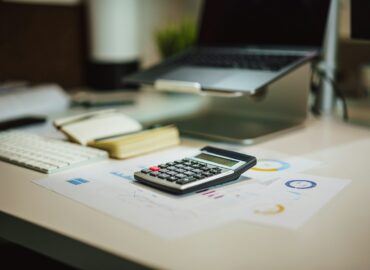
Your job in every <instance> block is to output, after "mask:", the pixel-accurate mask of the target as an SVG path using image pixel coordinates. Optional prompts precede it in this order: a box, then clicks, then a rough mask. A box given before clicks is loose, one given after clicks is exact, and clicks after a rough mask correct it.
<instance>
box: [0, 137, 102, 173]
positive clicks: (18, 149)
mask: <svg viewBox="0 0 370 270" xmlns="http://www.w3.org/2000/svg"><path fill="white" fill-rule="evenodd" d="M107 157H108V153H107V152H105V151H102V150H98V149H94V148H90V147H85V146H81V145H77V144H73V143H70V142H64V141H60V140H55V139H50V138H46V137H42V136H39V135H35V134H32V133H26V132H22V131H4V132H0V160H4V161H7V162H10V163H13V164H16V165H19V166H22V167H26V168H30V169H33V170H36V171H40V172H43V173H54V172H58V171H61V170H65V169H69V168H71V167H76V166H80V165H85V164H89V163H92V162H95V161H97V160H101V159H105V158H107Z"/></svg>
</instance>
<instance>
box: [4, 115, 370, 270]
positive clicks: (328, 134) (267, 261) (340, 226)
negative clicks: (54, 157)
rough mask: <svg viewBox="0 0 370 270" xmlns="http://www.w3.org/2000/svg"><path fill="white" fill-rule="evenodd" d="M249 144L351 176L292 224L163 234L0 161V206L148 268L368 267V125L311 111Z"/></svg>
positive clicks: (241, 224)
mask: <svg viewBox="0 0 370 270" xmlns="http://www.w3.org/2000/svg"><path fill="white" fill-rule="evenodd" d="M183 143H184V144H187V145H194V146H196V147H200V146H202V145H204V144H205V143H206V142H204V141H203V142H201V141H195V140H184V142H183ZM252 147H263V148H265V149H266V148H267V149H270V150H275V151H280V152H284V153H288V154H295V155H302V156H305V157H310V158H313V159H318V160H321V161H324V162H326V163H327V165H328V166H324V167H320V168H317V169H314V170H310V171H309V173H311V174H316V175H321V176H330V177H339V178H347V179H351V180H352V182H351V183H350V185H349V186H348V187H346V188H345V189H344V190H343V191H341V192H340V193H339V194H338V195H337V196H335V197H334V199H332V200H331V201H330V202H329V203H328V204H326V205H325V206H324V207H323V208H322V209H321V210H320V211H319V212H318V213H317V214H315V215H314V216H313V217H312V218H311V219H310V220H309V221H308V222H307V223H306V224H305V225H304V226H302V227H301V228H299V229H298V230H287V229H282V228H277V227H271V226H265V225H258V224H253V223H246V222H241V221H238V222H232V223H229V224H225V225H223V226H220V227H216V228H212V229H210V230H207V231H202V232H200V233H197V234H193V235H191V236H188V237H185V238H182V239H177V240H164V239H161V238H159V237H157V236H154V235H152V234H150V233H148V232H146V231H143V230H141V229H139V228H136V227H134V226H132V225H130V224H127V223H124V222H122V221H119V220H118V219H115V218H113V217H110V216H107V215H105V214H103V213H100V212H97V211H95V210H93V209H90V208H88V207H86V206H84V205H82V204H80V203H77V202H75V201H72V200H70V199H67V198H65V197H63V196H60V195H58V194H56V193H53V192H51V191H49V190H47V189H44V188H42V187H40V186H38V185H36V184H34V183H32V182H31V181H32V180H34V179H38V178H41V177H44V175H43V174H40V173H37V172H34V171H31V170H27V169H23V168H19V167H17V166H14V165H10V164H7V163H4V162H0V178H1V179H0V211H1V212H3V213H7V214H10V215H12V216H15V217H18V218H20V219H22V220H25V221H27V222H29V223H33V224H36V225H38V226H40V227H41V228H43V229H48V230H51V231H54V232H57V233H58V234H59V235H63V236H68V237H70V238H72V239H75V240H77V241H79V242H82V243H86V244H88V245H90V246H92V247H94V248H97V249H99V250H103V251H105V252H107V253H111V254H115V255H116V256H118V257H120V258H125V259H128V260H132V261H134V262H137V263H139V264H143V265H147V266H149V267H153V268H165V269H284V270H287V269H325V270H326V269H336V270H339V269H370V210H369V205H370V176H369V175H370V158H369V155H370V129H366V128H362V127H358V126H354V125H351V124H346V123H343V122H342V121H341V120H339V119H333V118H326V119H325V118H324V119H312V118H311V119H310V120H308V121H307V123H306V126H305V127H304V128H302V129H297V130H295V131H292V132H290V133H288V134H285V135H282V136H280V137H276V138H275V139H271V140H269V141H267V142H264V143H261V144H258V145H255V146H252ZM112 162H114V161H112ZM0 226H1V224H0ZM14 230H17V228H14ZM0 234H3V235H2V236H3V237H4V238H6V239H9V240H12V236H11V235H10V234H9V235H7V232H4V231H3V232H2V233H0ZM22 234H23V235H24V237H27V235H26V234H25V232H19V235H22ZM0 236H1V235H0ZM19 238H21V237H19ZM17 241H18V242H21V241H19V239H18V240H17ZM27 245H28V246H29V247H31V248H32V244H29V242H28V244H27ZM55 249H58V247H55V246H53V245H50V246H47V247H45V248H44V250H50V251H53V250H54V251H55ZM39 250H40V249H39ZM45 253H48V252H45ZM53 254H55V252H54V253H53Z"/></svg>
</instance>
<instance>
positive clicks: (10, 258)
mask: <svg viewBox="0 0 370 270" xmlns="http://www.w3.org/2000/svg"><path fill="white" fill-rule="evenodd" d="M0 254H1V265H4V266H5V265H11V266H12V269H22V268H23V267H24V265H25V263H26V265H27V266H29V267H31V268H33V267H36V269H38V268H40V269H41V268H42V269H54V270H75V269H76V268H72V267H70V266H67V265H65V264H62V263H60V262H57V261H55V260H53V259H50V258H48V257H46V256H44V255H41V254H39V253H36V252H34V251H31V250H29V249H27V248H24V247H21V246H18V245H15V244H12V243H10V242H7V241H5V240H3V239H1V238H0ZM14 258H19V259H18V260H17V259H14Z"/></svg>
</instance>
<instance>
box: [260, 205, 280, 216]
mask: <svg viewBox="0 0 370 270" xmlns="http://www.w3.org/2000/svg"><path fill="white" fill-rule="evenodd" d="M284 210H285V207H284V206H283V205H282V204H280V203H277V204H270V203H264V204H259V205H256V206H255V207H254V213H255V214H257V215H265V216H270V215H277V214H280V213H282V212H284Z"/></svg>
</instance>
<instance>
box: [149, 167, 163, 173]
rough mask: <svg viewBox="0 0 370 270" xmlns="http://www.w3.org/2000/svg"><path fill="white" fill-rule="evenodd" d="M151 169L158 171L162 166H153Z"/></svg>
mask: <svg viewBox="0 0 370 270" xmlns="http://www.w3.org/2000/svg"><path fill="white" fill-rule="evenodd" d="M149 169H150V170H151V171H153V172H158V171H159V170H160V169H161V168H159V167H157V166H152V167H150V168H149Z"/></svg>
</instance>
